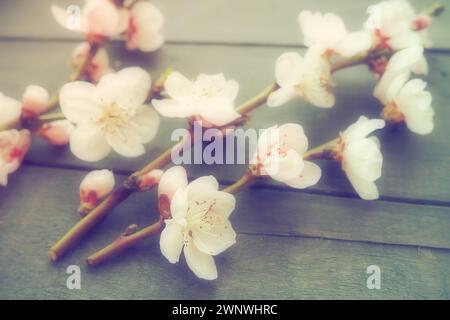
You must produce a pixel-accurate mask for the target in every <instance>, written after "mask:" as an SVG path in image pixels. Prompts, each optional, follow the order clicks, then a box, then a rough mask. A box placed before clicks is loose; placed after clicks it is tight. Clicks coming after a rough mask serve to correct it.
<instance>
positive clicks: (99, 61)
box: [72, 42, 114, 83]
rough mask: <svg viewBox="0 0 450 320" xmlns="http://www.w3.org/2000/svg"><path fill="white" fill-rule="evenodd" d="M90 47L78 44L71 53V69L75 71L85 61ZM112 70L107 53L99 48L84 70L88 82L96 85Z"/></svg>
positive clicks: (85, 44)
mask: <svg viewBox="0 0 450 320" xmlns="http://www.w3.org/2000/svg"><path fill="white" fill-rule="evenodd" d="M90 47H91V45H90V44H89V43H88V42H83V43H80V44H79V45H78V46H77V47H76V48H75V50H74V51H73V53H72V67H73V68H74V69H77V68H79V67H80V66H81V64H82V63H84V61H86V59H87V57H88V54H89V50H90ZM112 72H114V70H113V69H112V68H111V66H110V61H109V56H108V52H107V51H106V50H105V49H104V48H100V49H99V50H98V51H97V53H96V54H95V56H94V57H93V58H92V60H91V62H90V63H89V65H88V66H87V68H86V71H85V76H86V79H87V80H88V81H89V82H93V83H97V82H98V81H100V78H101V77H103V76H104V75H106V74H108V73H112Z"/></svg>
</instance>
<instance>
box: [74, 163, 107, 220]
mask: <svg viewBox="0 0 450 320" xmlns="http://www.w3.org/2000/svg"><path fill="white" fill-rule="evenodd" d="M114 184H115V180H114V175H113V173H112V171H111V170H106V169H104V170H94V171H91V172H89V173H88V174H87V175H86V176H85V177H84V179H83V181H81V184H80V202H81V205H80V208H79V210H78V211H79V212H80V213H81V214H83V215H84V214H86V213H88V212H89V211H90V210H92V209H93V208H94V207H95V206H96V205H97V204H98V203H99V202H100V200H101V199H102V198H104V197H105V196H107V195H108V194H109V193H110V192H111V191H112V190H113V188H114Z"/></svg>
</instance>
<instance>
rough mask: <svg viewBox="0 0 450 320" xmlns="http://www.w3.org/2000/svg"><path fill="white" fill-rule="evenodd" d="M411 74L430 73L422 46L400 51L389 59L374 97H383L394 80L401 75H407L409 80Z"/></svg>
mask: <svg viewBox="0 0 450 320" xmlns="http://www.w3.org/2000/svg"><path fill="white" fill-rule="evenodd" d="M411 72H414V73H416V74H427V73H428V64H427V61H426V59H425V57H424V55H423V47H421V46H415V47H410V48H406V49H403V50H400V51H398V52H396V53H395V54H394V55H393V56H392V57H391V58H390V59H389V61H388V63H387V64H386V66H385V67H384V68H383V70H382V73H381V75H382V77H381V79H380V81H379V82H378V83H377V85H376V87H375V89H374V96H375V97H383V96H384V95H385V94H386V92H387V90H388V87H390V86H391V83H392V82H393V81H394V78H397V76H398V75H399V74H405V76H406V77H407V78H408V77H409V74H410V73H411Z"/></svg>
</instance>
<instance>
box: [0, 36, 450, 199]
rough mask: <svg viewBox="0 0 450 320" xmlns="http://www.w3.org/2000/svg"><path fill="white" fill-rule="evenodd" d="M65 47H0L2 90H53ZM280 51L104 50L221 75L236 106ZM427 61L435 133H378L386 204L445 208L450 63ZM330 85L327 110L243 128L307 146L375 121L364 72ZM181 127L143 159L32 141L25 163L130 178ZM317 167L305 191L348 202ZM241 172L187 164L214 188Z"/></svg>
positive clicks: (267, 117)
mask: <svg viewBox="0 0 450 320" xmlns="http://www.w3.org/2000/svg"><path fill="white" fill-rule="evenodd" d="M72 47H73V44H71V43H53V42H39V43H24V42H14V43H0V51H1V52H2V55H3V59H1V60H0V70H3V72H2V73H1V74H0V88H1V90H2V92H4V93H5V94H7V95H10V96H15V97H20V96H21V94H22V91H23V90H24V87H25V86H26V85H27V84H29V83H35V84H40V85H43V86H46V87H48V88H49V89H53V90H55V89H56V88H58V85H59V84H61V83H63V82H64V81H65V78H66V75H67V74H68V73H69V70H68V63H67V60H66V59H67V58H66V57H67V56H69V54H70V51H71V49H72ZM285 50H291V49H289V48H260V47H245V49H243V48H240V47H227V46H212V45H211V46H209V45H208V46H194V45H167V46H165V47H164V49H163V50H161V51H160V52H159V53H157V54H155V55H150V56H148V55H140V54H138V55H131V56H130V57H126V56H125V52H124V51H123V50H121V49H120V48H118V47H117V46H112V47H111V48H110V51H111V52H112V53H113V56H114V57H115V58H114V59H119V60H120V61H121V64H122V66H128V65H140V66H142V67H144V68H146V69H148V70H149V71H150V72H151V74H152V76H153V77H154V78H157V77H158V75H159V74H160V73H161V72H162V71H163V70H164V68H166V67H167V66H168V65H172V66H173V67H174V68H175V69H176V70H179V71H181V72H183V73H185V74H187V75H188V76H190V77H194V76H195V75H196V74H198V73H199V72H204V73H217V72H222V71H224V72H225V74H226V76H227V77H229V78H232V79H236V80H237V81H238V82H239V83H240V84H241V86H240V94H239V97H238V101H239V102H243V101H245V100H246V99H248V98H250V97H252V96H253V95H255V94H256V93H257V92H258V91H259V90H261V89H262V88H264V87H265V86H266V85H267V84H268V83H270V82H271V81H273V64H274V61H275V60H276V58H277V57H278V55H279V54H281V53H282V52H284V51H285ZM428 58H429V63H430V69H431V70H436V71H432V72H430V75H429V76H428V77H427V79H426V80H427V82H428V83H429V85H428V88H429V90H430V91H431V93H432V94H433V98H434V100H433V101H434V102H433V105H434V107H435V109H436V114H437V116H436V120H435V122H436V129H435V131H434V132H433V133H432V134H431V135H428V136H418V135H415V134H413V133H411V132H409V131H408V130H406V129H405V128H398V129H394V128H392V129H385V130H384V131H383V132H382V133H381V134H380V139H381V144H382V151H383V155H384V166H383V176H382V178H381V179H380V180H379V182H377V184H378V185H379V187H380V193H381V195H382V197H383V198H384V199H387V200H390V199H393V200H401V201H409V202H417V201H418V202H422V203H433V204H439V205H448V204H450V196H449V189H448V186H449V185H450V178H449V176H448V175H445V174H442V172H446V171H448V170H450V168H449V164H450V162H449V159H450V141H449V139H448V138H447V137H448V129H447V123H449V122H450V109H449V108H447V107H446V106H447V101H448V100H449V99H450V96H449V92H448V88H447V87H448V74H450V63H449V61H450V60H449V56H448V55H446V54H440V53H431V54H429V55H428ZM49 61H51V63H50V64H49ZM334 79H335V82H336V83H337V84H338V85H337V87H336V88H335V91H336V97H337V103H336V106H335V107H334V108H333V109H331V110H323V109H319V108H315V107H312V106H311V105H308V104H307V103H305V102H302V101H294V102H291V103H289V104H288V105H286V106H283V107H280V108H273V109H272V108H268V107H262V108H260V109H259V110H257V111H256V112H255V113H254V114H253V115H252V117H251V119H250V121H249V122H248V124H247V126H246V128H256V129H263V128H267V127H269V126H272V125H274V124H283V123H286V122H294V123H300V124H302V125H303V126H304V128H305V132H306V134H307V135H308V137H309V139H310V145H311V146H314V145H318V144H320V143H323V142H325V141H327V140H329V139H331V138H333V137H335V136H336V135H337V133H338V132H339V131H341V130H343V129H345V128H346V127H347V126H348V125H349V124H351V123H352V122H354V121H355V120H356V119H357V118H358V117H359V116H360V115H365V116H368V117H378V113H379V111H380V104H379V102H378V101H377V100H376V99H375V98H373V97H372V88H373V85H374V80H373V79H372V77H371V75H370V74H369V73H368V72H367V71H366V70H365V68H364V67H356V68H353V69H348V70H345V71H342V72H340V73H337V74H336V76H335V78H334ZM185 125H186V124H185V122H184V121H182V120H174V119H163V120H162V124H161V126H160V130H159V133H158V135H157V137H156V138H155V140H154V141H153V142H152V143H151V144H150V145H149V146H148V152H147V153H146V155H145V156H141V157H139V158H136V159H124V158H122V157H119V156H117V155H115V154H111V155H110V156H109V157H108V158H107V159H106V160H104V161H101V162H97V163H94V164H91V163H85V162H82V161H79V160H77V159H76V158H75V157H74V156H73V155H72V154H71V153H70V151H69V150H67V149H60V148H54V147H50V146H48V145H46V144H45V143H42V142H40V141H39V140H36V141H35V143H34V144H33V147H32V151H31V152H30V153H29V155H28V157H27V161H28V162H29V163H34V164H42V165H49V166H64V167H75V168H84V169H88V168H91V167H99V168H114V169H116V170H117V169H118V170H119V171H122V172H130V171H131V170H135V169H138V168H140V167H141V166H143V165H144V164H145V163H146V162H148V161H149V160H150V159H152V158H154V157H155V156H157V155H158V154H159V153H161V152H162V151H163V150H165V149H166V148H167V147H168V146H169V145H171V142H170V136H171V133H172V132H173V130H174V129H176V128H179V127H183V126H185ZM320 165H321V166H322V168H323V169H324V174H323V179H322V181H321V182H320V183H319V184H318V185H316V186H314V187H313V188H312V189H311V191H313V192H318V193H326V194H334V195H336V194H337V195H345V196H355V193H354V191H353V190H352V188H351V186H350V185H349V183H348V182H347V179H346V177H345V176H344V174H343V173H342V172H341V170H340V168H339V167H338V166H337V165H336V164H333V163H327V162H322V163H320ZM243 170H244V167H243V166H232V165H225V166H223V165H212V166H199V165H194V166H189V172H190V174H191V176H193V177H195V176H199V175H204V174H207V173H214V174H215V175H216V176H217V177H218V178H219V179H220V180H221V181H222V182H231V181H232V180H235V179H237V178H238V176H239V175H240V174H241V172H243ZM270 185H272V186H273V185H274V184H273V183H270ZM280 187H282V186H280Z"/></svg>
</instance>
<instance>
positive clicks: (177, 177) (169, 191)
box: [158, 166, 188, 199]
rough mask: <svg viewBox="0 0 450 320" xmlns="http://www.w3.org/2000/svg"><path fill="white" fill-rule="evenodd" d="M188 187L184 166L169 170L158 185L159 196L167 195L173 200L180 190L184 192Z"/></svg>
mask: <svg viewBox="0 0 450 320" xmlns="http://www.w3.org/2000/svg"><path fill="white" fill-rule="evenodd" d="M187 185H188V180H187V174H186V170H185V169H184V168H183V167H182V166H174V167H171V168H169V169H167V170H166V171H165V172H164V174H163V175H162V177H161V180H160V181H159V185H158V196H160V195H162V194H165V195H167V196H168V197H169V199H171V198H172V197H173V195H174V194H175V192H176V191H177V190H178V189H182V190H184V189H185V188H186V187H187Z"/></svg>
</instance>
